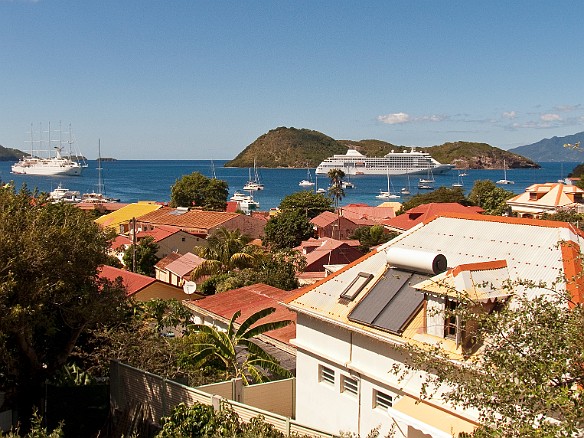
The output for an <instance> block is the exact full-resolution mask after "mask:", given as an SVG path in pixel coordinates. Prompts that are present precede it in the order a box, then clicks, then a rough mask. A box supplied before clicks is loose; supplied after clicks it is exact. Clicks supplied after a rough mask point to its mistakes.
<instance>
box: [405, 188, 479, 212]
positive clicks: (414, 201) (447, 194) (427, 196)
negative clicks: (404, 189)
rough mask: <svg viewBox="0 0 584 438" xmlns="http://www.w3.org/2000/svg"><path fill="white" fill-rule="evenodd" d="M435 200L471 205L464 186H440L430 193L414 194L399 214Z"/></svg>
mask: <svg viewBox="0 0 584 438" xmlns="http://www.w3.org/2000/svg"><path fill="white" fill-rule="evenodd" d="M433 202H440V203H447V202H457V203H459V204H462V205H470V202H469V201H468V200H467V199H466V197H465V196H464V191H463V190H462V188H460V187H453V188H450V187H439V188H437V189H436V190H433V191H431V192H429V193H420V194H418V195H415V196H412V198H411V199H410V200H409V201H406V202H404V203H403V204H402V206H401V209H400V210H399V211H398V214H402V213H404V212H406V211H408V210H411V209H412V208H414V207H417V206H419V205H422V204H430V203H433Z"/></svg>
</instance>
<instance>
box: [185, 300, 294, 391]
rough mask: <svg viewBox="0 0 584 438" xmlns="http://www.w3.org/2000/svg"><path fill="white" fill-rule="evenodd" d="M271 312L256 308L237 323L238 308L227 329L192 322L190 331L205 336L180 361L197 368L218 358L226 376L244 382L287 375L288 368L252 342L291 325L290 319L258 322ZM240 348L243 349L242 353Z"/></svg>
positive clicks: (288, 374)
mask: <svg viewBox="0 0 584 438" xmlns="http://www.w3.org/2000/svg"><path fill="white" fill-rule="evenodd" d="M275 311H276V309H275V308H273V307H270V308H267V309H264V310H260V311H258V312H256V313H254V314H253V315H250V316H249V317H248V318H247V319H245V320H244V321H242V322H241V323H239V324H237V323H236V321H237V319H238V318H239V317H240V316H241V311H237V312H235V313H234V314H233V316H232V317H231V320H230V321H229V325H228V327H227V331H223V330H220V329H218V328H216V327H211V326H208V325H204V324H198V325H194V326H193V327H192V330H194V331H196V332H198V333H201V334H203V335H205V336H204V338H203V343H201V344H199V345H198V347H199V349H198V351H197V352H196V353H195V354H189V355H183V357H182V363H185V364H188V365H189V366H192V367H201V366H203V365H204V364H205V363H207V362H208V361H210V360H219V361H220V363H221V364H222V365H223V366H222V368H223V370H224V371H225V378H226V379H227V378H230V377H232V378H241V379H242V381H243V383H244V384H245V385H249V384H250V383H253V382H255V383H260V382H265V381H268V380H270V379H271V377H273V376H276V377H280V378H282V377H291V376H292V375H291V373H290V371H288V370H286V369H285V368H282V366H280V363H279V362H278V360H277V359H276V358H275V357H273V356H272V355H271V354H269V353H268V352H266V351H265V350H264V349H263V348H262V347H260V346H259V345H258V344H257V343H255V342H254V338H256V337H257V336H260V335H262V334H263V333H266V332H268V331H271V330H277V329H279V328H282V327H286V326H287V325H289V324H291V322H292V321H290V320H283V321H272V322H264V323H260V320H262V319H263V318H265V317H267V316H269V315H271V314H272V313H274V312H275ZM256 323H257V324H256ZM242 348H243V349H245V351H244V352H243V353H242V352H241V349H242ZM242 355H243V357H241V356H242Z"/></svg>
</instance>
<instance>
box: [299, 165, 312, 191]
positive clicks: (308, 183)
mask: <svg viewBox="0 0 584 438" xmlns="http://www.w3.org/2000/svg"><path fill="white" fill-rule="evenodd" d="M306 178H307V179H303V180H302V181H300V182H299V183H298V185H299V186H300V187H313V186H314V182H313V181H312V174H311V173H310V169H306Z"/></svg>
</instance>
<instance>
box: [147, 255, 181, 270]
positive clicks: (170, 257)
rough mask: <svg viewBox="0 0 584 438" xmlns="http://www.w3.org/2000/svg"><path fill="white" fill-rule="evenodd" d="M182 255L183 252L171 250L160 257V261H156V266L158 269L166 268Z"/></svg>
mask: <svg viewBox="0 0 584 438" xmlns="http://www.w3.org/2000/svg"><path fill="white" fill-rule="evenodd" d="M181 257H182V254H179V253H178V252H171V253H170V254H168V255H167V256H166V257H164V258H162V259H160V260H159V261H158V263H156V265H154V266H156V267H157V268H158V269H164V268H166V266H167V265H168V264H169V263H172V262H174V261H175V260H177V259H180V258H181Z"/></svg>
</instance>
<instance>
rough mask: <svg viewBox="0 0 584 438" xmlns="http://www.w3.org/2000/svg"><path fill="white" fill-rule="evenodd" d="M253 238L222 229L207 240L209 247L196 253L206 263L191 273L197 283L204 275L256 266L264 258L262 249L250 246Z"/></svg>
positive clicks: (199, 248) (200, 247) (197, 248)
mask: <svg viewBox="0 0 584 438" xmlns="http://www.w3.org/2000/svg"><path fill="white" fill-rule="evenodd" d="M251 240H252V239H251V237H249V236H248V235H246V234H242V233H241V231H239V230H229V229H227V228H225V227H220V228H218V229H217V230H216V231H214V232H213V233H212V234H211V235H210V236H209V237H208V238H207V246H199V247H196V248H195V250H194V252H195V253H196V254H197V255H199V256H200V257H203V258H204V259H205V261H204V262H203V263H201V264H200V265H199V266H197V267H196V268H195V269H193V271H192V272H191V279H192V280H193V281H196V280H197V279H199V278H201V277H202V276H204V275H217V274H222V273H228V272H229V271H231V270H234V269H242V268H248V267H251V266H254V265H255V264H256V263H257V262H258V259H260V258H261V257H263V252H262V251H261V248H259V247H257V246H255V245H249V242H251Z"/></svg>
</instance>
